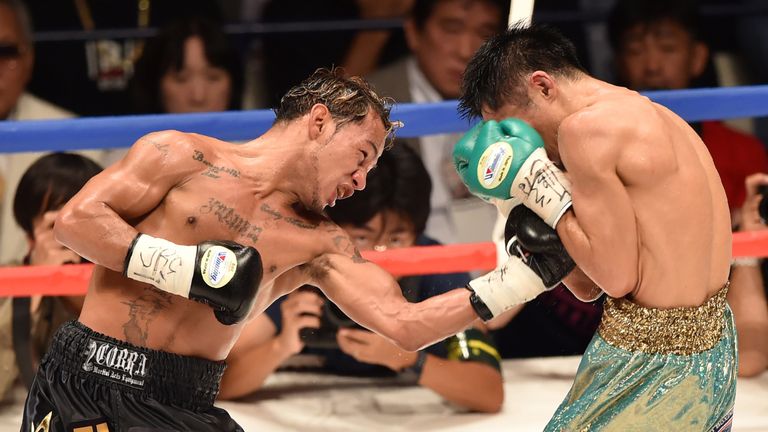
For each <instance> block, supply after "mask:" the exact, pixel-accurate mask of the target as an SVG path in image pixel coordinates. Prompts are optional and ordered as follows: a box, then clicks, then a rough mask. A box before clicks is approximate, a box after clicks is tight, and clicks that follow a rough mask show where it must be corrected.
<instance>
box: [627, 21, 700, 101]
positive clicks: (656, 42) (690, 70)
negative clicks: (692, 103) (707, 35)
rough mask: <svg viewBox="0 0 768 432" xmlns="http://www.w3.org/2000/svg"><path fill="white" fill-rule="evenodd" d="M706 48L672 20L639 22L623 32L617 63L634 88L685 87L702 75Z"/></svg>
mask: <svg viewBox="0 0 768 432" xmlns="http://www.w3.org/2000/svg"><path fill="white" fill-rule="evenodd" d="M707 57H708V49H707V47H706V45H704V44H703V43H701V42H697V41H695V40H694V39H693V38H692V36H691V35H690V33H688V32H687V31H686V30H685V28H683V27H682V26H681V25H680V24H677V23H676V22H674V21H672V20H662V21H659V22H655V23H652V24H650V25H643V24H638V25H636V26H634V27H631V28H630V29H628V30H627V31H625V32H624V37H623V39H622V42H621V49H620V51H619V52H618V53H617V55H616V63H617V68H618V71H619V74H620V75H621V78H622V80H623V81H624V82H625V83H626V85H627V86H629V87H630V88H632V89H635V90H656V89H659V90H665V89H682V88H687V87H688V86H689V85H690V83H691V81H692V80H693V79H695V78H696V77H698V76H699V75H701V74H702V72H703V71H704V67H705V66H706V62H707Z"/></svg>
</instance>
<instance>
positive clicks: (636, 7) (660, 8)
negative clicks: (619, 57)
mask: <svg viewBox="0 0 768 432" xmlns="http://www.w3.org/2000/svg"><path fill="white" fill-rule="evenodd" d="M700 19H701V18H700V16H699V8H698V1H697V0H674V1H670V0H618V1H617V2H616V4H615V5H614V7H613V8H612V9H611V12H610V14H609V15H608V39H609V41H610V43H611V47H612V48H613V51H614V52H621V51H622V46H623V43H622V42H623V40H624V35H625V33H626V32H627V31H628V30H629V29H631V28H632V27H635V26H636V25H638V24H640V25H644V26H648V25H651V24H654V23H658V22H661V21H665V20H670V21H672V22H675V23H677V24H679V25H680V26H681V27H682V28H683V29H684V30H685V31H686V32H688V34H690V35H691V38H692V39H693V40H696V41H700V40H701V24H700Z"/></svg>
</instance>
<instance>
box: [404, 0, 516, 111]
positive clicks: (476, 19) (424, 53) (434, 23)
mask: <svg viewBox="0 0 768 432" xmlns="http://www.w3.org/2000/svg"><path fill="white" fill-rule="evenodd" d="M501 19H502V17H501V13H500V11H499V10H498V9H497V8H496V7H495V6H493V4H491V3H490V2H488V1H479V0H443V1H439V2H437V4H436V5H435V6H434V9H433V10H432V13H431V15H430V16H429V18H427V20H426V21H425V22H424V25H423V27H422V28H417V27H416V24H415V23H414V22H413V21H412V20H407V21H406V23H405V34H406V39H407V42H408V47H409V48H410V49H411V51H412V52H413V54H414V56H415V57H416V61H417V63H418V65H419V69H420V70H421V71H422V73H423V74H424V76H426V78H427V80H428V81H429V83H430V84H431V85H432V87H434V88H435V90H437V91H438V93H440V95H441V96H442V97H443V98H446V99H455V98H457V97H459V93H460V86H461V76H462V74H463V73H464V69H466V67H467V64H468V63H469V60H470V58H471V57H472V55H473V54H474V53H475V51H477V49H478V48H480V45H482V44H483V42H485V40H486V39H488V38H489V37H491V36H493V34H494V33H496V31H497V30H498V29H499V23H500V22H501Z"/></svg>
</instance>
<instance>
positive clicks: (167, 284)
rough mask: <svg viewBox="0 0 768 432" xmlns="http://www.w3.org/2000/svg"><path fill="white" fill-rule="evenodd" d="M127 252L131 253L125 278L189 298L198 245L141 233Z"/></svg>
mask: <svg viewBox="0 0 768 432" xmlns="http://www.w3.org/2000/svg"><path fill="white" fill-rule="evenodd" d="M129 253H130V254H131V256H130V258H129V260H128V265H127V267H126V269H125V275H126V276H127V277H129V278H131V279H134V280H137V281H139V282H144V283H148V284H152V285H154V286H156V287H157V288H159V289H161V290H163V291H165V292H169V293H171V294H176V295H180V296H182V297H187V298H189V288H190V285H191V284H192V276H193V275H194V271H195V259H196V257H197V246H181V245H177V244H175V243H172V242H169V241H168V240H163V239H160V238H155V237H152V236H148V235H146V234H141V235H139V237H138V238H137V239H136V242H135V243H134V245H133V249H131V250H130V251H129Z"/></svg>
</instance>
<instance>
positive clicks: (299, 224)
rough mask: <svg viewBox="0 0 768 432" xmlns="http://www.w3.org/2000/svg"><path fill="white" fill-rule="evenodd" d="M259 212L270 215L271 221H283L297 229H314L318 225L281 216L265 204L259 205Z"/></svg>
mask: <svg viewBox="0 0 768 432" xmlns="http://www.w3.org/2000/svg"><path fill="white" fill-rule="evenodd" d="M261 211H263V212H264V213H266V214H268V215H270V216H271V217H272V219H273V220H284V221H286V222H288V223H289V224H291V225H293V226H297V227H299V228H304V229H316V228H317V227H318V224H314V223H310V222H307V221H305V220H303V219H299V218H295V217H290V216H283V215H282V214H281V213H280V212H279V211H277V210H275V209H273V208H272V207H270V206H269V204H266V203H264V204H262V205H261Z"/></svg>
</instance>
